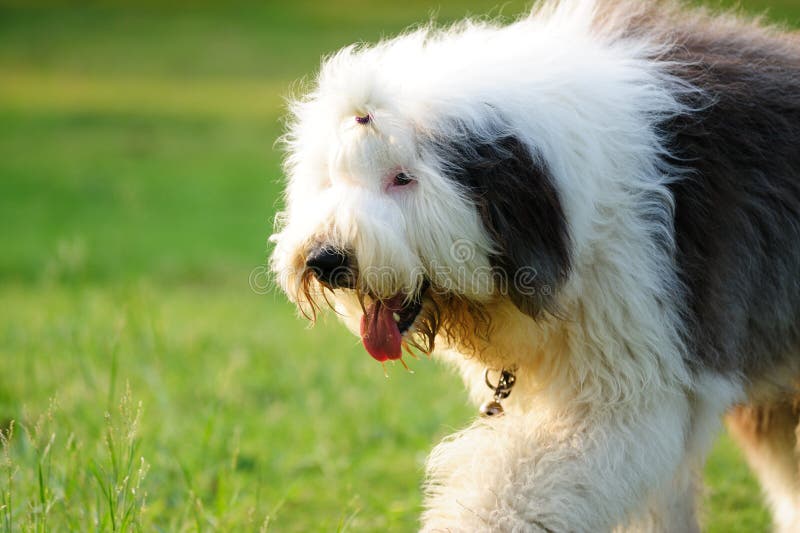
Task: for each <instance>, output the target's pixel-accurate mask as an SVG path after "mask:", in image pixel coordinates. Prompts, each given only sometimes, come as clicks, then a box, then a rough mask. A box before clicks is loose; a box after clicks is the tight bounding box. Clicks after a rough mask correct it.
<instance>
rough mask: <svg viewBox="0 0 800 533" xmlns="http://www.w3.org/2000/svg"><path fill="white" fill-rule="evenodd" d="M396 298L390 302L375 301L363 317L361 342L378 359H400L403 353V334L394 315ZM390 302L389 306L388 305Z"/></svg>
mask: <svg viewBox="0 0 800 533" xmlns="http://www.w3.org/2000/svg"><path fill="white" fill-rule="evenodd" d="M394 300H395V298H392V299H391V300H389V301H388V302H380V301H378V302H375V303H374V304H372V305H370V306H369V307H368V308H367V312H366V313H365V314H364V316H362V317H361V342H363V343H364V348H366V349H367V351H368V352H369V354H370V355H371V356H372V357H374V358H375V359H377V360H378V361H381V362H383V361H386V360H387V359H400V358H401V357H402V355H403V352H402V349H401V343H402V340H403V339H402V336H401V335H400V328H398V327H397V322H395V320H394V317H393V316H392V315H393V313H394V312H395V311H394V310H393V309H392V308H394V307H397V308H398V309H399V308H400V306H399V305H393V304H394ZM387 303H388V306H387Z"/></svg>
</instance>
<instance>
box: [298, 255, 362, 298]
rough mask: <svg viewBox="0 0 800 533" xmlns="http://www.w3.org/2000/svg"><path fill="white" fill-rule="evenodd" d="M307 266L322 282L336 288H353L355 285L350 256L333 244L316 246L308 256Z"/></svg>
mask: <svg viewBox="0 0 800 533" xmlns="http://www.w3.org/2000/svg"><path fill="white" fill-rule="evenodd" d="M306 268H307V269H308V270H310V271H311V272H312V273H313V274H314V276H315V277H316V278H317V279H318V280H319V281H321V282H322V283H324V284H326V285H328V286H330V287H331V288H334V289H352V288H353V287H354V285H355V280H354V279H353V278H354V276H353V271H352V269H351V268H350V257H349V255H348V254H347V252H345V251H343V250H340V249H338V248H334V247H332V246H320V247H318V248H315V249H313V250H312V251H311V253H310V254H308V257H306Z"/></svg>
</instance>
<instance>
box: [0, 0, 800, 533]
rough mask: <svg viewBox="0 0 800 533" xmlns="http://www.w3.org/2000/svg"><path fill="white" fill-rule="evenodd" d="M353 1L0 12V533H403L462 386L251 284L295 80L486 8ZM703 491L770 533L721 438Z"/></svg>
mask: <svg viewBox="0 0 800 533" xmlns="http://www.w3.org/2000/svg"><path fill="white" fill-rule="evenodd" d="M373 4H374V3H368V2H367V1H366V0H346V1H339V2H329V3H322V2H314V1H312V0H299V1H297V0H296V1H292V2H266V3H261V4H242V5H238V6H236V7H231V5H230V4H225V5H226V7H224V8H223V7H219V6H218V5H216V4H214V3H211V2H209V3H207V4H205V5H203V6H200V7H197V6H196V5H195V4H191V5H192V6H193V7H188V6H189V3H188V2H187V3H185V4H182V3H180V2H175V4H174V5H173V6H171V7H156V6H157V5H159V4H157V3H155V2H153V3H145V4H140V3H134V2H132V1H131V2H127V3H126V2H116V3H96V4H88V5H85V6H83V7H76V6H75V5H72V6H70V5H69V4H67V3H58V2H56V3H51V4H47V5H46V6H40V7H31V5H30V3H27V2H18V3H17V4H16V5H14V4H13V3H12V4H3V5H2V6H1V7H0V250H2V252H0V429H2V434H3V439H2V441H3V442H2V444H3V445H2V446H0V529H2V530H3V531H17V530H30V531H47V530H51V531H63V530H66V529H71V530H80V531H87V530H111V531H118V530H128V529H133V530H145V531H150V530H157V531H194V530H198V531H206V530H219V531H233V530H236V531H247V530H253V531H264V530H269V531H273V530H274V531H337V530H348V531H349V530H352V531H383V530H392V531H411V530H413V529H414V527H415V526H416V523H417V522H416V517H417V515H418V513H419V505H420V496H419V490H418V486H419V483H420V481H421V478H422V464H423V460H424V457H425V452H426V450H428V449H429V448H430V447H431V446H432V445H433V443H435V442H436V441H437V440H438V439H439V438H441V437H442V436H443V435H445V434H447V433H448V432H450V431H452V430H453V429H454V428H458V427H461V426H463V425H465V424H466V423H467V422H468V421H469V420H470V418H471V417H472V416H473V415H474V410H473V409H472V408H471V407H469V406H467V404H466V397H465V395H464V393H463V391H462V390H461V385H460V383H459V382H458V379H457V378H456V377H455V376H454V375H452V374H450V373H449V372H448V371H447V370H446V369H444V368H442V367H440V366H438V365H437V364H435V363H433V362H431V361H420V362H414V367H415V369H416V370H417V372H416V373H415V374H413V375H411V374H407V373H405V372H402V371H399V369H393V370H392V372H390V374H391V377H390V379H388V380H387V379H384V378H383V374H382V371H381V369H380V366H378V365H376V364H374V362H373V361H372V360H371V359H370V358H369V357H368V356H367V355H366V354H365V353H364V352H363V349H361V348H360V346H359V343H358V341H357V340H356V339H354V338H353V337H351V336H349V334H347V333H345V332H344V331H343V329H342V328H341V327H339V326H338V325H337V324H336V323H335V320H333V319H332V317H328V319H327V320H325V321H323V323H321V324H320V325H319V326H318V327H317V328H315V329H314V330H313V331H307V327H306V324H305V323H303V322H302V321H300V320H298V319H296V318H295V316H294V313H293V310H292V309H291V308H290V307H289V306H288V305H287V304H286V303H285V301H284V299H283V298H282V297H281V296H279V295H277V294H275V293H274V292H272V291H261V290H253V289H252V288H251V285H252V283H251V282H255V284H256V285H257V286H259V287H261V286H263V283H264V282H265V279H264V274H263V270H259V268H260V267H261V266H262V265H263V264H264V260H265V257H266V254H267V247H266V237H267V235H268V234H269V233H270V225H271V219H272V215H273V213H274V210H275V204H276V201H277V198H278V193H279V188H280V171H279V158H280V155H279V153H277V152H276V150H275V148H274V146H273V145H274V141H275V139H276V138H277V136H278V135H279V134H280V117H281V114H282V112H283V110H282V96H283V95H286V94H289V93H290V91H291V88H292V86H293V82H294V81H295V80H297V79H299V78H301V77H302V76H303V75H306V74H308V73H310V72H313V70H314V69H315V67H316V66H317V65H318V62H319V57H320V54H322V53H325V52H328V51H330V50H332V49H334V48H336V47H338V46H341V45H343V44H346V43H349V42H352V41H357V40H374V39H376V38H379V37H380V36H382V35H385V34H390V33H392V32H394V31H397V30H399V29H401V28H403V27H405V26H407V25H408V24H411V23H413V22H415V21H421V20H426V19H428V18H430V17H431V16H432V15H433V16H435V17H436V18H437V19H438V20H443V21H446V20H450V19H452V18H454V17H459V16H462V15H464V14H466V13H485V12H488V11H490V10H491V8H492V6H493V5H494V4H495V2H494V1H490V0H481V1H479V0H475V1H472V2H460V3H457V4H456V3H453V2H447V3H446V5H443V6H442V7H440V8H436V9H434V7H435V4H433V3H430V2H423V1H420V0H407V1H405V2H401V3H395V4H394V7H392V6H390V5H389V3H386V5H385V6H382V7H380V8H376V7H375V6H374V5H373ZM443 4H444V3H443ZM746 4H747V7H748V8H755V9H758V8H759V7H763V4H757V3H756V2H747V3H746ZM771 5H772V6H773V7H774V9H773V11H772V14H773V15H774V16H775V17H778V18H783V19H786V20H790V21H792V22H793V23H794V22H797V21H798V20H800V8H793V7H792V6H793V5H795V2H794V0H785V1H783V2H771ZM181 6H183V7H181ZM504 6H505V7H504V8H503V10H502V11H503V12H504V13H507V14H513V13H516V12H519V10H520V9H522V8H523V6H524V4H523V3H522V2H506V3H505V4H504ZM492 12H493V13H494V14H497V13H498V12H499V10H497V9H494V10H493V11H492ZM706 477H707V479H708V482H709V488H708V490H707V495H706V514H707V524H708V530H709V531H714V532H736V531H741V532H752V531H764V530H766V529H767V528H768V517H767V514H766V512H765V511H764V509H763V506H762V504H761V503H760V498H759V491H758V487H757V485H756V484H755V482H754V481H753V479H752V477H751V476H750V474H749V473H748V471H747V470H746V468H745V467H744V465H743V463H742V460H741V457H740V455H739V453H738V451H737V450H736V449H735V447H734V446H733V445H732V444H731V442H730V441H729V440H728V439H727V438H724V437H723V439H722V440H721V441H720V442H719V444H718V445H717V447H716V449H715V451H714V454H713V456H712V458H711V461H710V463H709V466H708V469H707V472H706Z"/></svg>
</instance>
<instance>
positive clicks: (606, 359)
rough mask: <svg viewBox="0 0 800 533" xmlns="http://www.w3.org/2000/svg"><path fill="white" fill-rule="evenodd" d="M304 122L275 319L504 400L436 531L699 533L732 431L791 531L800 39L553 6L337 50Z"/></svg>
mask: <svg viewBox="0 0 800 533" xmlns="http://www.w3.org/2000/svg"><path fill="white" fill-rule="evenodd" d="M291 112H292V117H291V120H290V125H289V132H288V134H287V136H286V145H287V148H288V157H287V159H286V165H285V169H286V173H287V175H288V177H289V179H288V184H287V190H286V208H285V211H284V212H283V213H281V215H279V218H278V221H277V226H278V229H277V232H276V234H275V235H274V236H273V241H274V242H275V251H274V255H273V257H272V268H273V270H274V271H275V273H276V274H277V278H278V280H279V283H280V285H281V287H282V288H283V289H284V290H285V291H286V293H287V294H288V295H289V297H290V298H291V299H292V300H293V301H294V302H296V303H297V304H298V306H299V307H300V309H301V311H302V312H303V313H304V314H306V315H307V316H311V317H313V316H314V315H315V314H316V311H317V309H318V307H319V305H320V303H325V302H326V301H328V302H330V303H331V304H332V305H333V306H335V308H336V309H337V311H338V312H339V313H341V316H342V317H343V319H344V321H345V322H346V323H347V324H348V325H349V327H350V328H351V329H353V331H355V332H356V333H357V334H359V335H360V336H361V338H362V340H363V343H364V346H365V347H366V349H367V351H368V352H369V353H370V354H371V355H372V356H373V357H374V358H376V359H377V360H379V361H385V360H395V359H400V358H401V357H402V350H403V348H404V347H405V348H408V347H409V346H415V347H417V348H419V349H422V350H424V351H426V352H430V351H432V350H434V345H435V353H437V354H439V355H441V356H442V357H444V358H446V359H448V360H449V361H452V362H453V363H454V364H456V365H458V367H459V369H460V371H461V373H462V375H463V377H464V380H465V382H466V384H467V386H468V387H469V389H470V391H471V395H472V397H473V398H474V399H475V401H476V402H477V403H481V402H483V401H485V400H488V399H491V397H492V394H493V393H492V391H491V390H490V389H489V388H487V386H486V382H487V381H488V382H489V383H490V384H492V385H494V384H495V383H496V382H497V381H498V379H499V376H500V373H501V371H504V377H505V378H506V381H508V379H511V380H513V379H515V380H516V382H515V383H505V385H506V387H505V388H503V387H500V388H499V390H498V391H497V399H498V400H501V405H498V404H497V403H495V404H492V405H489V406H487V408H486V410H487V411H488V414H495V415H496V416H492V417H483V418H478V419H477V420H476V422H475V423H474V424H473V425H472V426H471V427H469V428H467V429H465V430H463V431H461V432H459V433H457V434H456V435H453V436H452V437H450V438H448V439H446V440H445V441H444V442H442V443H441V444H440V445H438V446H437V447H436V449H435V450H434V451H433V453H432V455H431V457H430V459H429V461H428V467H427V470H428V481H427V485H426V488H427V497H426V498H427V499H426V511H425V513H424V515H423V517H422V529H423V530H426V531H482V530H497V531H550V532H572V531H581V532H582V531H594V532H596V531H610V530H625V531H644V530H646V531H694V530H696V529H697V528H698V523H697V518H696V516H695V495H696V492H697V485H696V483H697V473H698V472H699V470H700V469H701V467H702V465H703V462H704V458H705V454H706V452H707V451H708V449H709V446H710V444H711V442H712V440H713V437H714V435H715V434H716V432H717V429H718V426H719V420H720V417H721V416H722V415H723V414H724V413H726V411H729V412H730V413H731V414H730V420H731V424H732V429H733V430H734V434H735V435H737V436H738V437H739V438H740V441H741V442H742V443H743V444H744V445H745V447H746V451H747V454H748V457H749V458H750V460H751V463H752V464H753V466H754V467H755V468H756V470H757V473H758V474H759V475H760V477H761V479H762V481H763V484H764V487H765V489H766V491H767V494H768V497H769V501H770V503H771V504H772V506H773V509H774V511H775V524H776V527H777V528H779V529H781V530H782V531H787V532H788V531H800V513H799V512H798V509H799V507H798V487H800V477H799V476H798V468H797V461H796V459H797V457H796V449H795V446H796V441H795V434H794V429H795V427H796V426H797V422H798V416H797V410H796V409H795V406H794V402H793V399H794V397H795V394H796V392H797V390H796V383H797V382H796V379H797V378H798V377H800V364H799V363H800V357H798V348H799V347H800V283H798V281H797V280H798V275H800V246H798V244H800V148H799V147H800V40H798V37H797V36H796V35H795V34H791V33H787V32H781V31H779V30H776V29H773V28H769V27H765V26H763V25H760V24H758V23H755V22H748V21H744V20H741V19H739V18H737V17H735V16H732V15H712V14H709V13H707V12H704V11H699V10H695V9H688V8H686V6H683V5H679V4H676V3H671V2H650V1H624V0H596V1H595V0H572V1H570V0H564V1H561V2H546V3H543V4H541V5H540V6H539V7H537V8H536V9H535V10H534V11H533V12H532V13H531V14H530V16H528V17H525V18H523V19H521V20H519V21H517V22H515V23H513V24H510V25H505V26H503V25H497V24H493V23H489V22H476V21H467V22H463V23H461V24H457V25H455V26H452V27H449V28H445V29H435V28H425V29H421V30H416V31H413V32H411V33H408V34H405V35H402V36H400V37H397V38H395V39H391V40H388V41H385V42H382V43H379V44H377V45H374V46H350V47H347V48H345V49H343V50H341V51H339V52H338V53H336V54H334V55H333V56H331V57H330V58H328V59H327V60H325V61H324V64H323V65H322V69H321V72H320V74H319V77H318V79H317V80H316V83H315V85H314V88H313V89H312V90H311V91H310V93H309V94H308V95H307V96H305V97H303V98H301V99H299V100H297V101H295V102H294V103H293V104H292V106H291ZM487 370H488V371H489V373H488V374H487ZM512 385H513V387H512ZM509 392H510V395H508V393H509ZM504 396H508V397H507V398H504ZM502 411H504V413H502ZM498 414H499V416H497V415H498Z"/></svg>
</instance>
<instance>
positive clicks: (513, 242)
mask: <svg viewBox="0 0 800 533" xmlns="http://www.w3.org/2000/svg"><path fill="white" fill-rule="evenodd" d="M461 131H462V132H464V131H468V130H466V129H462V130H461ZM456 138H457V140H455V141H454V139H453V138H452V137H451V138H450V139H449V141H448V142H446V143H442V142H441V141H440V142H439V143H437V144H439V145H440V146H442V147H444V146H447V148H446V149H445V152H444V153H441V154H440V155H442V156H443V157H445V158H446V159H445V161H446V163H445V167H446V172H447V173H448V174H449V175H450V177H451V178H452V179H454V180H455V181H457V182H458V183H459V185H460V186H461V187H462V188H464V189H465V190H466V191H467V194H468V195H469V197H470V198H471V199H472V201H473V202H474V203H475V206H476V207H477V209H478V212H479V213H480V216H481V218H482V220H483V223H484V225H485V227H486V230H487V232H488V233H489V235H490V236H491V237H492V238H493V240H494V242H495V244H496V246H497V248H498V253H497V255H495V256H493V257H492V258H491V261H492V266H493V267H494V268H495V269H496V270H497V271H498V272H499V273H500V274H501V275H502V279H503V282H504V285H505V286H504V287H502V290H505V291H507V292H506V294H507V295H508V297H509V298H510V299H511V301H512V302H513V303H514V305H516V306H517V308H518V309H519V310H520V311H522V312H523V313H525V314H527V315H529V316H531V317H533V318H537V317H539V316H540V315H541V313H542V311H543V310H547V311H550V312H554V311H555V310H556V309H555V298H554V295H555V291H556V289H557V288H558V287H559V285H560V284H561V283H562V282H563V281H564V280H565V278H566V276H567V274H568V272H569V268H570V254H569V231H568V226H567V222H566V219H565V216H564V210H563V208H562V205H561V201H560V199H559V195H558V191H557V190H556V187H555V184H554V182H553V179H552V177H551V176H550V175H549V173H548V170H547V167H546V165H545V164H544V162H542V161H541V160H540V158H538V157H534V156H533V155H532V154H531V151H530V150H529V148H528V147H527V146H526V145H525V144H524V143H523V142H522V141H520V139H519V138H517V137H516V136H514V135H513V134H510V133H502V134H498V135H493V136H488V138H487V136H485V135H484V136H477V135H470V134H469V133H464V134H462V135H459V136H457V137H456Z"/></svg>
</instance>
